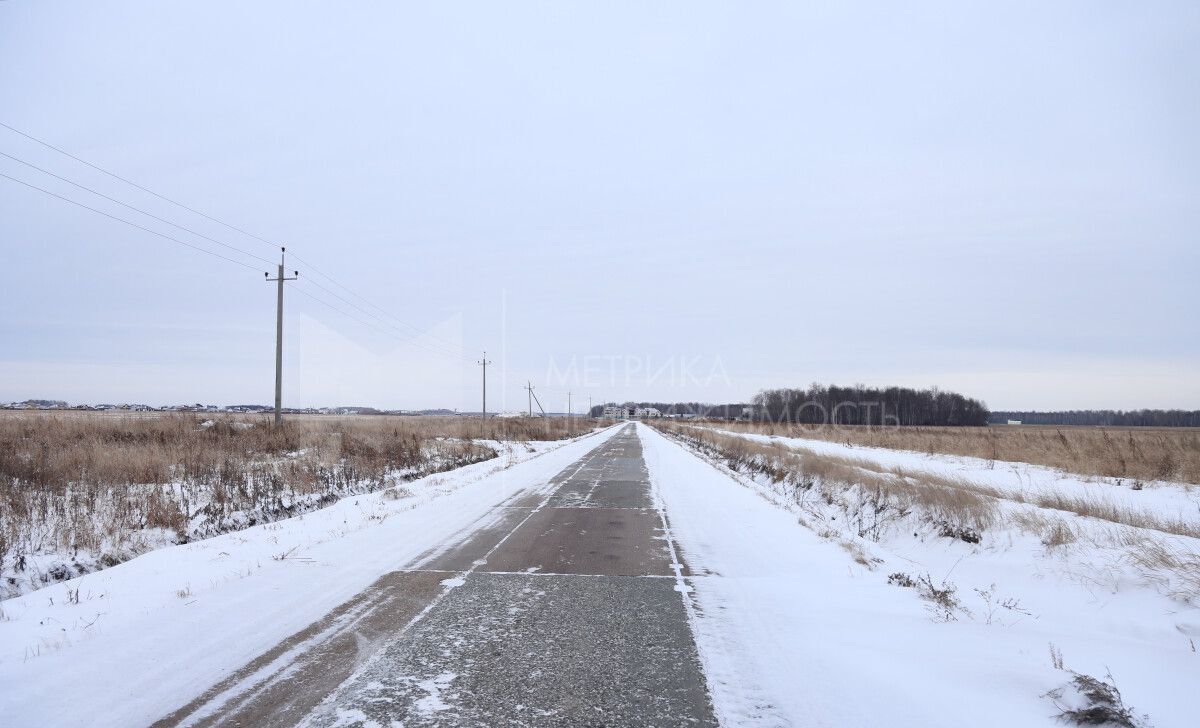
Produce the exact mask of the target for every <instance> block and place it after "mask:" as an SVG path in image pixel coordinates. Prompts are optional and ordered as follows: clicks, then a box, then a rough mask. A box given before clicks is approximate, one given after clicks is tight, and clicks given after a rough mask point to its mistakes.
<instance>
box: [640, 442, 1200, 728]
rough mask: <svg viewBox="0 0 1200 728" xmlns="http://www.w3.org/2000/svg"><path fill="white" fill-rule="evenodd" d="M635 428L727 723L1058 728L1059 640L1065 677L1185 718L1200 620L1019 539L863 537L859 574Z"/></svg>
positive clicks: (722, 479) (835, 544)
mask: <svg viewBox="0 0 1200 728" xmlns="http://www.w3.org/2000/svg"><path fill="white" fill-rule="evenodd" d="M638 432H639V435H640V436H641V439H642V443H643V447H644V452H645V457H646V461H647V466H648V468H649V470H650V475H651V480H652V482H653V485H654V488H655V491H656V494H657V497H658V498H659V499H660V501H661V503H662V505H663V506H664V507H665V509H666V513H667V515H668V518H669V522H670V528H671V531H672V533H673V536H674V539H675V542H676V544H677V545H678V546H679V548H680V549H681V551H682V554H683V557H684V558H685V559H686V561H687V563H688V566H689V567H690V568H691V570H692V572H693V573H694V574H697V576H695V577H693V578H692V579H691V582H692V585H693V588H694V590H693V592H692V594H691V599H693V601H694V604H695V607H696V612H697V615H698V616H697V617H696V619H695V623H694V626H693V627H694V630H695V632H696V637H697V645H698V647H699V649H700V652H701V658H702V660H703V662H704V665H705V670H706V672H707V673H708V677H709V681H710V687H711V688H712V690H713V697H714V702H715V704H716V707H717V709H718V711H719V713H720V715H721V718H722V720H723V722H724V723H726V724H754V725H805V726H810V725H815V726H870V725H889V726H921V727H922V728H923V727H926V726H956V727H957V726H962V725H971V726H1006V727H1011V726H1032V725H1044V726H1052V725H1058V723H1057V722H1056V720H1055V717H1054V716H1056V715H1057V714H1058V712H1059V709H1058V708H1056V706H1055V705H1054V702H1053V700H1052V698H1051V697H1050V696H1048V695H1047V694H1048V693H1049V692H1050V691H1052V690H1055V689H1057V688H1060V687H1062V686H1063V685H1064V684H1066V683H1068V682H1069V681H1070V679H1071V675H1070V674H1069V673H1068V672H1066V671H1064V670H1060V669H1057V668H1056V667H1055V666H1054V665H1053V664H1052V656H1051V646H1052V645H1053V647H1054V649H1055V650H1058V651H1060V652H1061V655H1062V656H1063V661H1064V663H1065V667H1066V668H1068V669H1073V670H1076V671H1079V672H1081V673H1087V674H1091V675H1095V676H1097V677H1103V676H1104V675H1105V673H1106V672H1107V671H1109V670H1111V672H1112V675H1113V678H1114V680H1115V682H1116V684H1117V685H1118V686H1119V687H1120V690H1121V692H1122V694H1123V695H1124V697H1125V699H1126V701H1127V703H1128V704H1131V705H1132V706H1134V708H1135V709H1136V710H1137V711H1139V712H1145V713H1148V714H1149V715H1150V716H1151V718H1152V720H1153V724H1154V725H1155V726H1158V728H1170V727H1171V726H1181V727H1182V726H1192V725H1195V716H1196V714H1197V710H1198V709H1200V703H1198V699H1197V698H1196V695H1195V686H1196V685H1197V684H1200V655H1198V654H1197V653H1196V652H1195V651H1194V649H1195V648H1194V646H1193V645H1194V644H1195V643H1200V611H1197V609H1195V608H1193V607H1189V606H1187V605H1185V604H1181V603H1180V602H1178V601H1176V600H1172V599H1169V598H1167V597H1166V596H1163V595H1160V594H1158V593H1157V592H1155V591H1154V590H1152V589H1150V588H1147V587H1145V586H1144V584H1143V583H1140V582H1137V581H1136V580H1133V579H1118V580H1115V581H1113V582H1110V583H1095V582H1091V581H1089V580H1087V579H1080V578H1078V575H1077V574H1076V573H1075V569H1076V567H1077V564H1074V563H1072V562H1069V561H1063V560H1060V559H1058V558H1054V557H1049V556H1047V551H1046V549H1045V548H1044V547H1042V545H1041V544H1040V543H1038V542H1037V541H1036V540H1034V539H1033V538H1030V537H1023V536H1021V534H1019V533H1013V532H1008V533H1005V534H1004V535H1003V537H1002V538H987V539H985V541H984V542H983V544H979V545H972V544H966V543H963V542H962V541H956V540H952V539H933V540H924V539H919V538H912V539H911V540H910V541H909V540H904V539H900V538H897V539H894V540H891V541H887V542H884V543H880V544H875V543H873V542H867V541H862V540H861V539H859V540H857V541H855V542H853V543H851V545H852V546H853V547H854V549H856V550H857V552H858V553H859V554H860V555H861V556H862V557H863V560H864V561H866V562H867V565H866V566H864V565H862V564H860V563H858V562H856V561H855V559H854V558H853V555H852V554H851V553H849V552H848V551H847V549H846V547H845V546H844V545H843V543H845V542H844V541H842V540H838V539H830V538H822V537H820V536H818V535H817V534H815V533H814V532H812V531H810V530H809V529H807V528H804V527H802V526H800V525H799V523H798V515H797V513H795V512H792V511H789V510H788V509H787V508H785V507H781V505H780V504H779V502H778V499H777V498H775V494H773V493H771V492H769V491H768V489H766V488H765V486H763V485H762V484H760V483H755V482H753V481H747V480H746V479H744V478H735V477H733V475H732V474H730V473H729V472H728V471H727V470H725V469H724V468H722V467H718V466H715V465H713V464H711V463H709V462H707V461H705V460H702V459H700V458H698V457H697V456H695V455H693V454H692V453H691V452H689V451H687V450H685V449H684V448H683V447H681V446H680V445H679V444H677V443H675V442H672V441H670V440H668V439H666V438H665V437H664V436H663V435H661V434H659V433H658V432H656V431H654V430H652V429H651V428H649V427H646V426H645V425H641V424H639V425H638ZM805 445H806V446H807V442H806V443H805ZM854 450H855V451H856V454H857V451H858V450H859V448H854ZM874 455H875V453H874V452H872V457H873V456H874ZM764 496H765V497H764ZM773 501H774V502H773ZM893 573H906V574H910V575H912V576H913V577H918V576H919V575H925V574H929V575H930V578H931V581H932V582H933V584H934V585H936V586H939V587H940V586H942V585H948V586H949V585H953V586H956V587H957V588H956V591H955V594H954V596H955V598H956V599H958V600H959V602H960V603H961V608H959V609H955V610H954V612H953V614H952V615H951V617H950V619H951V620H952V621H946V620H945V619H944V616H945V615H944V614H942V610H941V609H940V608H939V607H937V606H936V605H935V604H934V603H932V602H930V601H928V600H926V599H922V598H921V597H920V596H919V591H920V590H919V589H918V588H916V587H911V588H910V587H904V586H898V585H896V584H890V583H889V581H888V576H889V575H890V574H893ZM976 590H978V591H976ZM1005 604H1007V605H1008V606H1004V605H1005Z"/></svg>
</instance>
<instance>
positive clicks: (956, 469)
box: [718, 430, 1200, 531]
mask: <svg viewBox="0 0 1200 728" xmlns="http://www.w3.org/2000/svg"><path fill="white" fill-rule="evenodd" d="M718 431H719V432H722V433H724V434H728V435H735V436H738V437H744V438H746V439H747V440H751V441H754V442H763V443H772V442H777V443H781V444H783V445H785V446H787V447H800V448H804V449H805V450H809V451H812V452H815V453H817V454H818V455H832V456H835V457H844V458H858V459H865V460H869V461H871V462H873V463H878V464H879V465H882V466H883V467H884V468H889V469H900V470H904V471H921V472H927V473H934V474H937V475H942V476H946V477H951V478H966V479H968V480H970V481H971V482H974V483H980V484H984V485H987V486H990V487H993V488H995V489H997V490H1000V491H1003V492H1005V493H1007V494H1009V495H1010V496H1012V497H1014V498H1016V499H1020V500H1026V501H1033V500H1037V499H1038V497H1039V496H1042V495H1062V496H1066V497H1068V498H1081V499H1084V500H1088V501H1091V502H1096V503H1103V504H1107V505H1113V506H1116V507H1118V508H1123V509H1127V510H1129V511H1132V512H1138V511H1145V512H1148V513H1152V514H1154V515H1156V516H1157V517H1159V518H1165V519H1177V520H1181V521H1184V522H1190V523H1192V524H1195V525H1196V528H1197V530H1198V531H1200V486H1196V485H1192V484H1189V483H1172V482H1167V481H1161V480H1160V481H1149V482H1144V483H1140V484H1138V483H1137V481H1134V480H1132V479H1128V478H1126V479H1121V478H1095V477H1084V476H1080V475H1075V474H1073V473H1067V472H1063V471H1060V470H1055V469H1053V468H1047V467H1043V466H1039V465H1030V464H1029V463H1015V462H1004V461H994V460H984V459H982V458H972V457H963V456H959V455H942V454H932V455H931V454H928V453H920V452H912V451H908V450H890V449H887V448H881V447H862V446H852V445H848V444H842V443H837V442H828V441H825V440H814V439H808V438H789V437H775V436H769V435H756V434H749V433H740V432H731V431H728V430H718ZM1135 484H1137V485H1138V487H1136V488H1135Z"/></svg>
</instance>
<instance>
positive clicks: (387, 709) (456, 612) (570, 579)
mask: <svg viewBox="0 0 1200 728" xmlns="http://www.w3.org/2000/svg"><path fill="white" fill-rule="evenodd" d="M493 515H494V516H495V517H493V518H491V519H489V521H488V525H487V526H486V527H483V528H480V529H478V530H476V531H475V532H473V533H471V534H469V535H467V536H466V537H465V538H463V539H462V540H461V541H459V542H457V543H453V544H445V545H444V546H443V547H441V548H439V549H437V550H435V551H432V552H430V553H428V554H425V555H424V556H423V557H422V558H420V559H418V560H417V562H416V563H415V564H414V565H413V567H412V568H410V569H405V570H401V571H397V572H393V573H391V574H388V575H386V576H384V577H383V578H381V579H380V580H379V581H378V582H376V583H375V584H374V585H373V586H372V587H370V588H369V589H367V590H366V591H364V592H362V593H361V594H359V595H358V596H357V597H355V598H354V599H352V600H350V601H349V602H347V603H346V604H343V605H342V606H340V607H338V608H337V609H336V610H334V611H333V612H331V613H330V614H329V615H327V616H326V617H324V618H323V619H322V620H320V621H318V622H316V623H314V624H312V625H310V626H309V627H308V628H306V629H305V630H302V631H301V632H299V633H297V634H295V635H293V636H292V637H291V638H289V639H288V640H286V641H285V642H283V643H281V644H280V645H278V646H276V647H275V648H274V649H272V650H270V651H268V652H267V653H265V654H263V655H261V656H259V657H258V658H257V659H255V660H254V661H252V662H251V663H250V664H248V665H246V666H245V667H243V668H242V669H241V670H239V671H237V672H236V673H234V674H233V675H230V676H229V677H228V678H227V679H226V680H224V681H222V682H221V683H219V684H217V685H215V686H213V687H212V688H211V689H210V690H209V691H207V692H206V693H205V694H204V695H201V696H200V697H198V698H197V699H196V700H194V701H193V702H192V703H189V704H188V705H186V706H183V707H182V708H180V709H179V710H178V711H176V712H174V713H172V714H171V715H169V716H166V717H165V718H163V719H162V720H161V721H160V722H159V725H180V724H184V725H238V726H250V725H254V726H261V725H296V724H306V725H312V726H352V725H376V724H378V725H399V724H403V725H405V726H424V725H449V726H482V725H487V726H493V725H513V726H624V725H655V726H668V725H689V726H693V725H699V726H704V725H716V724H717V721H716V719H715V718H714V716H713V711H712V706H711V703H710V700H709V695H708V690H707V687H706V685H705V679H704V674H703V672H702V670H701V668H700V663H699V660H698V657H697V654H696V647H695V643H694V642H693V639H692V634H691V630H690V628H689V626H688V621H687V615H686V612H685V609H684V604H683V597H682V595H681V593H680V591H679V590H678V589H677V583H678V581H679V579H680V578H682V576H684V575H686V574H687V570H686V566H684V565H683V564H681V563H680V561H679V559H678V555H677V554H675V553H673V551H672V548H671V545H670V541H669V540H668V539H666V538H665V529H666V521H665V518H664V516H663V514H661V513H660V512H659V511H657V510H656V509H655V506H654V503H653V499H652V495H651V489H650V484H649V478H648V476H647V472H646V466H645V462H644V460H643V459H642V452H641V445H640V442H639V441H638V438H637V435H636V434H635V432H634V429H633V426H632V425H630V426H627V427H626V428H625V429H624V430H622V431H621V432H620V433H618V434H617V435H616V436H614V437H612V438H610V439H608V440H607V441H606V442H604V443H602V444H601V445H599V446H598V447H597V448H595V449H594V450H593V451H591V452H590V453H588V454H587V455H586V456H584V457H583V458H581V459H580V460H579V461H577V462H576V463H574V464H573V465H571V466H570V467H568V468H566V469H565V470H564V471H563V472H561V473H559V474H558V475H557V476H555V477H554V478H553V479H552V480H551V481H550V482H549V483H547V484H545V485H544V487H540V488H535V489H533V490H530V491H526V492H524V493H521V494H519V495H518V496H516V497H514V498H512V499H510V500H509V501H507V502H505V503H502V504H499V505H498V506H497V507H496V512H495V513H494V514H493Z"/></svg>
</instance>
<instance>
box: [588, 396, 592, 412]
mask: <svg viewBox="0 0 1200 728" xmlns="http://www.w3.org/2000/svg"><path fill="white" fill-rule="evenodd" d="M591 416H592V395H590V394H589V395H588V417H591Z"/></svg>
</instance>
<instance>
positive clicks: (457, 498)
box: [0, 428, 615, 726]
mask: <svg viewBox="0 0 1200 728" xmlns="http://www.w3.org/2000/svg"><path fill="white" fill-rule="evenodd" d="M613 432H615V430H614V429H611V428H610V429H608V430H602V431H601V432H599V433H593V434H591V435H586V436H583V437H580V438H576V439H574V440H570V441H554V442H530V443H528V444H525V443H521V444H519V445H517V446H516V447H514V448H512V449H510V450H508V452H507V454H506V455H504V456H502V457H501V458H498V459H495V460H489V461H486V462H481V463H476V464H473V465H468V466H466V467H463V468H460V469H457V470H454V471H451V472H447V473H441V474H437V475H430V476H427V477H424V478H421V479H419V480H416V481H413V482H410V483H405V484H403V485H401V486H398V487H396V488H392V489H388V490H383V491H378V492H375V493H369V494H364V495H359V496H351V497H348V498H345V499H343V500H341V501H339V502H337V503H335V504H333V505H331V506H329V507H327V508H323V509H321V510H317V511H313V512H311V513H308V514H305V515H301V516H296V517H294V518H289V519H286V520H282V521H277V522H275V523H271V524H266V525H260V526H254V527H251V528H247V529H244V530H241V531H237V532H234V533H228V534H224V535H221V536H216V537H214V538H210V539H207V540H204V541H197V542H194V543H190V544H185V545H180V546H169V547H166V548H160V549H158V550H155V551H152V552H150V553H147V554H144V555H142V556H139V557H137V558H135V559H133V560H131V561H128V562H125V563H123V564H119V565H117V566H114V567H112V568H109V569H105V570H103V571H99V572H96V573H94V574H89V575H86V576H83V577H77V578H74V579H70V580H68V581H64V582H62V583H59V584H54V585H51V586H48V587H45V588H43V589H40V590H37V591H34V592H30V593H28V594H25V595H23V596H20V597H16V598H13V599H9V600H6V601H3V602H0V610H2V616H0V685H2V686H3V689H0V723H3V724H5V725H13V726H27V725H28V726H34V725H43V726H45V725H62V726H68V725H70V726H75V725H89V726H130V725H143V724H146V723H149V722H151V721H153V720H155V719H157V718H159V717H161V716H162V715H164V714H165V713H167V712H168V711H169V710H171V709H174V708H176V707H178V706H179V705H181V704H182V703H185V702H186V701H187V700H189V699H191V698H192V697H194V696H195V695H197V694H198V693H199V692H201V691H202V690H204V689H206V688H208V687H209V686H210V685H212V684H213V683H215V682H217V681H218V680H219V679H220V678H222V677H224V676H225V675H226V674H228V673H229V672H231V671H232V670H234V669H236V668H238V667H240V666H242V665H243V664H245V663H246V662H248V661H249V660H250V659H252V658H253V657H255V656H257V655H258V654H260V653H262V652H263V651H264V650H266V649H268V648H269V647H271V646H273V645H275V644H277V643H278V642H280V641H281V640H283V639H284V638H286V637H287V636H289V635H290V634H292V633H294V632H295V631H297V630H298V629H300V628H302V627H304V626H306V625H308V624H310V623H311V622H313V621H314V620H316V619H317V618H319V617H321V616H323V615H325V614H326V613H328V612H329V611H330V610H331V609H333V608H334V607H336V606H337V605H339V604H341V603H343V602H345V601H346V600H347V599H349V598H350V597H352V596H354V595H355V594H357V593H358V592H360V591H361V590H362V589H364V588H365V587H367V586H368V585H370V584H371V583H372V582H374V581H375V580H376V579H377V578H378V577H379V576H381V575H383V574H385V573H388V572H389V571H392V570H394V569H396V568H398V567H401V566H403V565H405V564H406V563H407V562H409V561H411V560H412V559H414V558H415V557H417V556H418V555H420V554H421V553H423V552H424V551H426V550H427V549H429V548H432V547H434V546H436V545H439V544H442V543H445V542H447V541H449V540H452V539H453V538H454V537H455V536H456V534H459V533H460V532H462V531H463V530H464V529H467V528H469V527H471V526H472V525H473V524H475V525H477V523H476V522H477V521H478V520H479V519H480V518H481V517H483V516H484V515H485V514H487V512H488V511H489V509H490V508H491V507H492V506H494V505H496V504H497V503H499V502H500V501H502V500H504V499H505V498H507V497H509V496H511V495H512V494H514V493H517V492H519V491H521V490H522V489H525V488H528V487H531V486H536V485H539V484H543V483H545V482H546V481H547V480H549V478H551V477H552V476H554V475H555V474H556V473H558V472H559V471H560V470H562V469H563V468H565V467H566V466H567V465H569V464H571V463H572V462H574V461H575V460H577V459H578V458H580V457H581V456H583V455H584V454H585V453H586V452H587V451H589V450H591V449H592V448H593V447H595V446H596V445H597V444H598V443H599V442H601V441H602V440H603V439H604V438H607V437H609V436H611V435H612V434H613Z"/></svg>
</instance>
